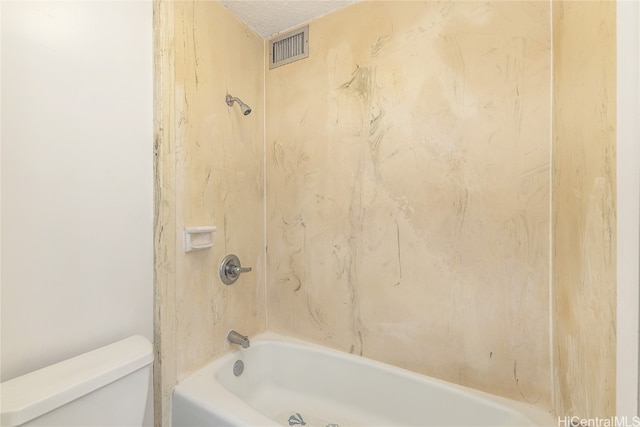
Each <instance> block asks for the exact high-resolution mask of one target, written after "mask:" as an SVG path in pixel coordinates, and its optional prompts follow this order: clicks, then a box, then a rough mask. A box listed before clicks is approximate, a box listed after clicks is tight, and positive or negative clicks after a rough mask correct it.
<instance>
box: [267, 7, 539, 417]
mask: <svg viewBox="0 0 640 427" xmlns="http://www.w3.org/2000/svg"><path fill="white" fill-rule="evenodd" d="M549 13H550V11H549V5H548V4H547V3H543V2H483V3H478V2H363V3H360V4H356V5H354V6H350V7H348V8H345V9H343V10H340V11H338V12H335V13H332V14H330V15H327V16H325V17H323V18H320V19H318V20H315V21H313V22H311V25H310V37H311V40H310V57H309V58H308V59H305V60H301V61H298V62H295V63H292V64H290V65H287V66H284V67H281V68H276V69H274V70H271V71H268V72H267V80H266V85H267V98H266V113H267V122H266V144H267V147H266V150H267V153H266V154H267V219H266V220H267V241H268V250H267V271H268V274H267V287H268V288H267V301H268V313H269V315H268V327H269V329H272V330H275V331H277V332H283V333H286V334H291V335H294V336H298V337H302V338H305V339H310V340H313V341H316V342H319V343H322V344H325V345H329V346H332V347H336V348H340V349H343V350H345V351H350V352H354V353H358V354H363V355H365V356H367V357H371V358H374V359H378V360H382V361H385V362H389V363H392V364H394V365H399V366H402V367H405V368H408V369H411V370H413V371H417V372H422V373H426V374H429V375H433V376H435V377H439V378H444V379H446V380H450V381H453V382H456V383H460V384H464V385H467V386H471V387H474V388H478V389H481V390H486V391H489V392H492V393H496V394H499V395H503V396H507V397H510V398H513V399H517V400H522V401H527V402H532V403H534V404H536V405H538V406H541V407H544V408H550V406H551V392H550V390H551V384H550V374H549V372H550V353H549V351H550V349H549V270H548V265H549V203H550V195H549V185H550V183H549V175H550V172H549V155H550V153H549V151H550V129H549V128H550V123H549V117H550V66H551V65H550V44H551V40H550V26H549V24H550V22H549V17H550V15H549Z"/></svg>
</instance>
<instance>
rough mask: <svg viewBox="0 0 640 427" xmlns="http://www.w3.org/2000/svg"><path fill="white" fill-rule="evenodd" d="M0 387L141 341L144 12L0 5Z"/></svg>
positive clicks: (143, 7)
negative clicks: (122, 342) (119, 343)
mask: <svg viewBox="0 0 640 427" xmlns="http://www.w3.org/2000/svg"><path fill="white" fill-rule="evenodd" d="M0 7H1V15H2V17H1V24H2V25H1V28H2V30H1V37H2V38H1V40H2V42H1V43H2V44H1V48H2V50H1V60H2V69H1V72H2V78H1V82H2V86H1V90H2V94H1V99H2V105H1V108H2V109H1V114H2V116H1V117H2V123H1V128H2V129H1V136H2V159H1V165H2V166H1V172H2V181H1V183H2V193H1V195H2V205H1V207H2V228H1V241H2V251H1V256H2V258H1V259H2V262H1V268H2V269H1V276H2V282H1V283H2V288H1V289H2V299H1V309H2V312H1V321H2V325H1V333H2V349H1V359H2V363H1V370H0V372H1V375H2V376H1V379H2V380H7V379H10V378H13V377H16V376H18V375H21V374H24V373H26V372H29V371H31V370H34V369H37V368H41V367H44V366H46V365H49V364H51V363H54V362H57V361H60V360H63V359H65V358H68V357H71V356H74V355H76V354H79V353H82V352H84V351H87V350H90V349H93V348H96V347H99V346H101V345H104V344H107V343H110V342H112V341H115V340H118V339H120V338H123V337H126V336H129V335H132V334H142V335H144V336H146V337H148V338H149V339H151V338H152V329H153V325H152V322H153V227H152V223H153V137H152V108H153V95H152V88H153V85H152V77H153V75H152V64H153V53H152V4H151V2H150V1H145V2H142V1H126V2H125V1H123V2H119V1H111V2H94V1H76V2H58V1H54V2H50V1H49V2H28V1H21V2H6V1H3V2H1V6H0Z"/></svg>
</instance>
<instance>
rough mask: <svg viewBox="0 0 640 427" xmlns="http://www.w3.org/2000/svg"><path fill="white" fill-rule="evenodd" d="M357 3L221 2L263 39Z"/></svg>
mask: <svg viewBox="0 0 640 427" xmlns="http://www.w3.org/2000/svg"><path fill="white" fill-rule="evenodd" d="M356 1H357V0H221V2H222V4H224V5H225V6H226V7H227V8H229V10H230V11H231V12H232V13H233V14H234V15H235V16H237V17H238V19H240V20H241V21H242V22H244V23H245V24H247V25H248V26H249V27H250V28H251V29H252V30H253V31H255V32H256V33H258V34H259V35H260V36H261V37H262V38H264V39H266V38H270V37H271V36H273V35H274V34H277V33H279V32H281V31H284V30H287V29H289V28H293V27H295V26H297V25H300V24H302V23H305V22H307V21H310V20H312V19H315V18H317V17H319V16H322V15H325V14H327V13H329V12H331V11H333V10H336V9H340V8H343V7H345V6H348V5H350V4H352V3H355V2H356Z"/></svg>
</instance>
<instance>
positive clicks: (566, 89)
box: [552, 1, 616, 419]
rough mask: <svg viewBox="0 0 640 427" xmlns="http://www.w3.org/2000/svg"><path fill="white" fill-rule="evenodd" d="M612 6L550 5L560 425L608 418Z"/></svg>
mask: <svg viewBox="0 0 640 427" xmlns="http://www.w3.org/2000/svg"><path fill="white" fill-rule="evenodd" d="M615 43H616V5H615V2H609V1H593V2H566V1H561V2H554V3H553V46H554V55H553V63H554V70H553V71H554V75H553V81H554V84H553V93H554V95H553V110H554V114H553V203H552V205H553V267H552V271H553V335H554V336H553V338H554V339H553V346H554V348H553V352H554V353H553V354H554V363H553V370H554V387H555V408H556V411H557V413H558V415H560V416H578V417H582V418H595V417H599V418H602V419H604V418H608V417H611V416H614V415H615V413H616V390H615V389H616V384H615V378H616V172H615V167H616V130H615V129H616V45H615Z"/></svg>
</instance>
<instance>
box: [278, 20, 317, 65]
mask: <svg viewBox="0 0 640 427" xmlns="http://www.w3.org/2000/svg"><path fill="white" fill-rule="evenodd" d="M308 56H309V26H308V25H307V26H305V27H302V28H298V29H297V30H294V31H290V32H288V33H286V34H283V35H281V36H278V37H276V38H274V39H272V40H269V69H271V68H276V67H279V66H281V65H285V64H288V63H290V62H293V61H297V60H298V59H303V58H306V57H308Z"/></svg>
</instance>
